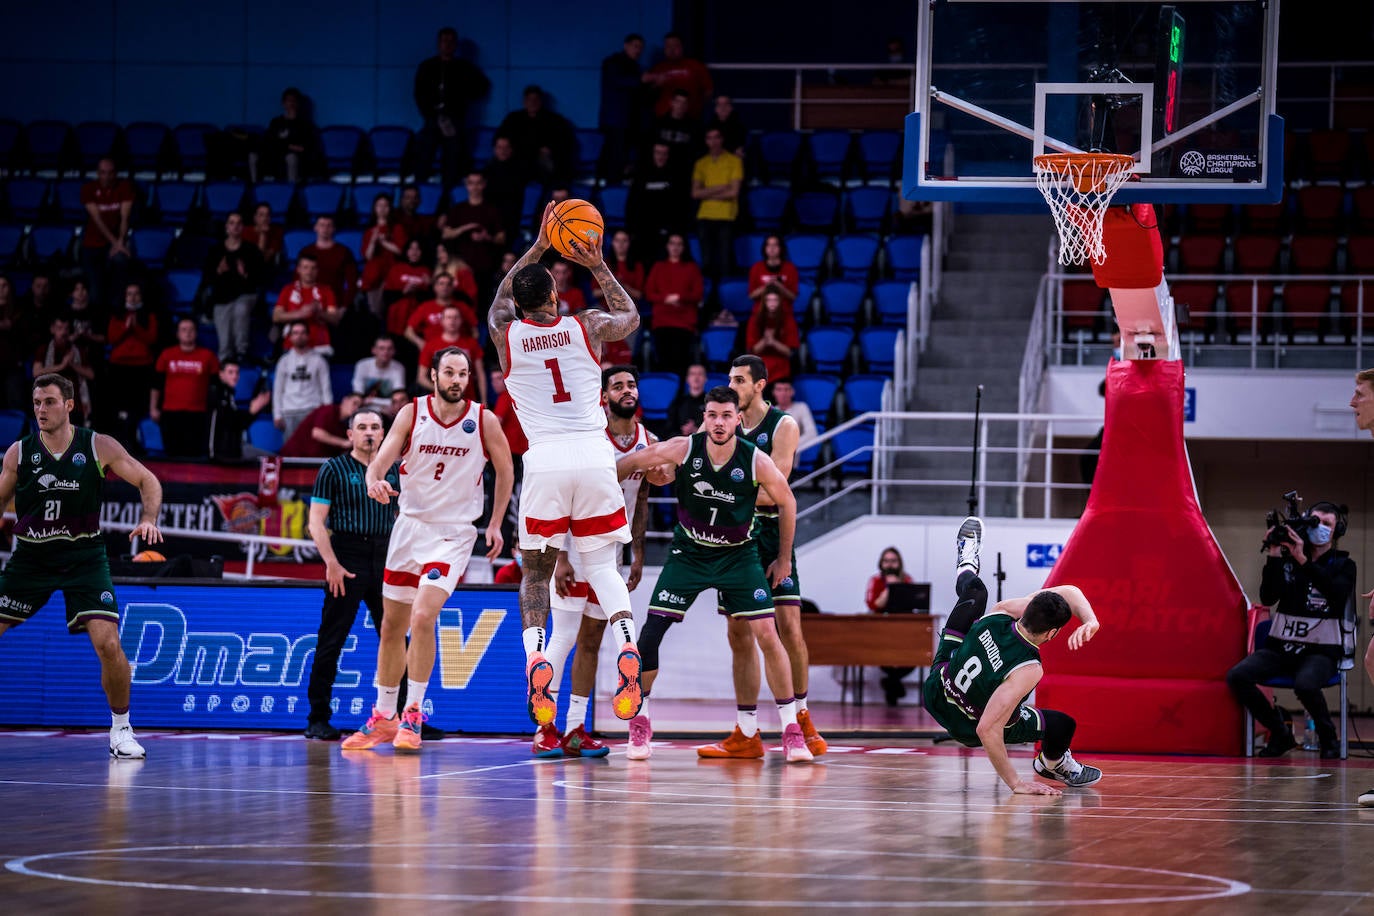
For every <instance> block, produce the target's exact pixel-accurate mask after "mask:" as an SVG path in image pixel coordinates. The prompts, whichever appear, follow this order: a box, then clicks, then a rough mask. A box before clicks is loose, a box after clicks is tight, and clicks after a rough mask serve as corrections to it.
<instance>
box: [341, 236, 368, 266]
mask: <svg viewBox="0 0 1374 916" xmlns="http://www.w3.org/2000/svg"><path fill="white" fill-rule="evenodd" d="M334 241H336V242H338V243H339V244H340V245H342V246H344V247H345V248H347V249H348V250H349V251H351V252H353V257H354V258H355V259H356V260H357V261H358V263H359V264H361V263H363V230H361V229H340V230H339V231H338V232H336V233H334Z"/></svg>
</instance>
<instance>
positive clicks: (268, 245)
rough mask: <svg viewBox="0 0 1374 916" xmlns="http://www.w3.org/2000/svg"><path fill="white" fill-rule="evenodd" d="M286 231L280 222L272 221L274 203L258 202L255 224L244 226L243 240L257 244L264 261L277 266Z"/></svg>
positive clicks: (268, 264)
mask: <svg viewBox="0 0 1374 916" xmlns="http://www.w3.org/2000/svg"><path fill="white" fill-rule="evenodd" d="M285 236H286V231H285V230H284V229H282V227H281V224H280V223H274V222H272V205H271V204H258V205H257V206H256V207H254V208H253V225H251V226H246V227H244V230H243V240H244V241H245V242H247V243H248V244H250V245H255V246H257V249H258V253H259V254H261V255H262V262H263V263H264V264H266V265H267V266H268V267H275V266H276V264H277V262H278V261H279V260H281V253H282V248H283V246H284V244H285V242H284V239H285Z"/></svg>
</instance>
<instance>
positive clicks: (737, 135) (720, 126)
mask: <svg viewBox="0 0 1374 916" xmlns="http://www.w3.org/2000/svg"><path fill="white" fill-rule="evenodd" d="M713 130H718V131H720V135H721V137H722V138H723V139H724V141H725V148H726V149H728V150H729V151H730V152H732V153H734V154H735V155H736V156H738V157H740V159H741V160H743V159H744V147H745V144H746V143H748V141H749V131H748V129H747V128H745V126H744V122H743V121H742V120H740V116H739V112H737V111H735V103H734V102H732V101H731V100H730V97H729V96H728V95H718V96H716V104H715V108H714V109H713V110H712V112H711V117H710V118H709V119H708V120H707V122H706V132H707V133H710V132H711V131H713Z"/></svg>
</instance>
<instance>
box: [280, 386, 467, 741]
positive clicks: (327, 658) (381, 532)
mask: <svg viewBox="0 0 1374 916" xmlns="http://www.w3.org/2000/svg"><path fill="white" fill-rule="evenodd" d="M385 433H386V428H385V425H384V421H383V419H382V415H381V414H380V413H379V412H377V411H376V410H375V409H372V408H367V407H364V408H362V409H360V410H358V411H356V412H355V413H354V414H353V415H352V416H351V417H349V418H348V441H349V444H350V445H352V448H351V449H350V450H349V451H348V452H346V453H344V454H342V455H339V456H337V457H334V458H331V459H329V460H328V461H326V462H325V464H324V466H323V467H321V468H320V475H319V477H317V478H316V479H315V492H314V494H313V495H312V496H311V499H310V537H311V539H312V540H313V541H314V542H315V546H316V548H318V549H319V551H320V557H321V558H322V559H323V560H324V563H325V581H326V590H325V596H324V607H323V609H322V610H321V612H320V633H319V638H318V639H317V640H316V644H315V659H314V662H313V663H312V666H311V669H310V687H309V691H308V696H309V698H310V719H309V721H308V723H307V725H306V729H305V736H306V737H307V738H319V739H321V740H324V741H335V740H338V738H339V734H340V733H339V730H338V729H337V728H335V727H334V726H332V725H330V724H329V715H330V708H329V700H330V696H331V695H332V694H333V692H334V678H335V675H337V673H338V669H339V655H340V653H342V652H343V647H344V642H345V641H347V639H348V631H349V630H351V629H352V628H353V620H354V618H356V617H357V616H358V605H359V604H360V603H362V602H367V611H368V613H369V614H371V615H372V624H373V626H375V627H376V628H377V630H378V632H380V631H381V627H382V571H383V570H384V569H385V567H386V548H387V541H388V540H389V539H390V537H391V526H392V525H393V524H394V523H395V521H396V503H395V501H394V500H393V501H392V503H391V504H390V505H386V506H384V505H382V504H381V503H379V502H377V501H376V500H374V499H369V498H368V495H367V484H366V480H365V478H366V472H367V465H368V463H369V462H370V461H372V458H373V456H375V455H376V454H377V448H378V447H379V446H380V445H381V444H382V438H383V437H384V435H385ZM386 479H387V481H388V482H389V483H390V484H391V486H392V487H394V488H395V489H397V490H400V488H401V480H400V475H399V474H398V472H397V469H396V468H395V467H394V466H393V467H392V468H391V470H390V471H388V472H387V475H386ZM404 699H405V678H404V677H403V678H401V697H400V700H401V701H404ZM402 708H404V707H402ZM425 737H426V738H429V737H431V735H425ZM433 737H436V738H442V737H443V733H442V732H438V730H437V729H436V730H435V732H434V733H433Z"/></svg>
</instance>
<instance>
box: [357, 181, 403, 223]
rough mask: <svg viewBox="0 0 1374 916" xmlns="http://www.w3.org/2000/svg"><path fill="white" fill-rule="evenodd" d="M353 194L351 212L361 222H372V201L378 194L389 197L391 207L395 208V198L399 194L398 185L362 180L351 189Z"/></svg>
mask: <svg viewBox="0 0 1374 916" xmlns="http://www.w3.org/2000/svg"><path fill="white" fill-rule="evenodd" d="M351 193H352V195H353V212H354V213H356V214H357V216H358V220H359V221H360V222H362V223H363V224H369V223H371V222H372V202H373V201H375V200H376V199H377V195H378V194H385V195H386V196H387V197H390V198H391V208H392V209H393V210H394V209H396V202H397V198H398V197H400V196H401V188H400V186H399V185H395V184H387V183H386V182H381V181H364V182H360V183H358V184H355V185H354V186H353V188H352V190H351Z"/></svg>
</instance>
